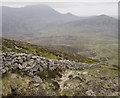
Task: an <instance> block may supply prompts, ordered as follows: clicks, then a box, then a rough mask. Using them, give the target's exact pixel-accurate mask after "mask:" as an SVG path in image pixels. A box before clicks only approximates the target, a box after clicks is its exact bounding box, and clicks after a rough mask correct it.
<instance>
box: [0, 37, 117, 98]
mask: <svg viewBox="0 0 120 98" xmlns="http://www.w3.org/2000/svg"><path fill="white" fill-rule="evenodd" d="M2 43H3V45H2V58H3V62H2V64H3V67H2V69H0V72H2V73H3V75H2V84H3V86H2V87H3V88H2V95H3V96H17V97H19V96H23V95H24V96H104V95H105V96H106V95H110V96H117V95H118V81H117V77H118V70H117V69H118V68H117V66H109V65H108V64H107V63H106V62H104V63H103V62H101V61H100V62H96V61H94V60H92V59H91V61H92V63H93V64H91V62H89V59H88V58H87V60H88V61H87V62H86V63H85V62H84V63H83V62H75V61H71V60H68V59H65V58H64V56H62V57H59V55H57V56H56V55H54V54H52V53H53V52H50V49H47V48H43V47H40V46H36V45H31V44H28V43H24V42H18V41H13V40H8V39H2ZM21 45H22V47H21ZM36 51H39V52H37V53H36ZM54 52H56V53H58V54H59V51H54ZM45 54H47V55H45ZM48 55H49V56H48ZM64 55H65V54H64ZM66 56H67V54H66ZM71 58H72V57H71ZM84 58H85V57H84ZM84 58H82V59H83V60H84Z"/></svg>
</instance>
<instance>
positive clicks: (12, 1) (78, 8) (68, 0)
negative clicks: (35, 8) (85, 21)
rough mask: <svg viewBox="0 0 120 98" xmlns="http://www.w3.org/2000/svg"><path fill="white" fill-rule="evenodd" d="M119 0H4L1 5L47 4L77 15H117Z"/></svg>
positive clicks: (63, 11)
mask: <svg viewBox="0 0 120 98" xmlns="http://www.w3.org/2000/svg"><path fill="white" fill-rule="evenodd" d="M118 1H119V0H17V1H16V0H4V2H3V1H2V5H3V6H10V7H23V6H26V5H35V4H36V5H38V4H47V5H49V6H51V7H52V8H54V9H55V10H57V11H59V12H61V13H68V12H70V13H72V14H75V15H78V16H93V15H101V14H106V15H109V16H117V15H118Z"/></svg>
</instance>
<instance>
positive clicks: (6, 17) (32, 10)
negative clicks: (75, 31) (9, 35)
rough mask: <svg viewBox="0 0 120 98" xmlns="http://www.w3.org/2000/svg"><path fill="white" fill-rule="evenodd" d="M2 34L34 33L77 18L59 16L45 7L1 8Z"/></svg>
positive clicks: (66, 15)
mask: <svg viewBox="0 0 120 98" xmlns="http://www.w3.org/2000/svg"><path fill="white" fill-rule="evenodd" d="M2 15H3V32H35V31H37V32H38V31H39V30H40V29H41V28H43V27H47V26H54V25H57V24H61V23H65V22H69V21H74V20H77V19H79V17H77V16H74V15H72V14H69V13H68V14H61V13H59V12H57V11H55V10H54V9H52V8H51V7H49V6H47V5H34V6H26V7H22V8H10V7H5V6H4V7H2Z"/></svg>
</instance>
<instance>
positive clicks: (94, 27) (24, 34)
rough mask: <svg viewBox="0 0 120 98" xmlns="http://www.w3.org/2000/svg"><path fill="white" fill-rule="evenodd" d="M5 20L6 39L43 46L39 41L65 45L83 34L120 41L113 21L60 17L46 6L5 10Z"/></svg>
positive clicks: (100, 18)
mask: <svg viewBox="0 0 120 98" xmlns="http://www.w3.org/2000/svg"><path fill="white" fill-rule="evenodd" d="M2 16H3V18H2V31H3V37H6V38H13V37H14V38H15V39H17V40H18V39H22V40H23V39H25V40H26V39H28V40H31V39H33V40H36V39H37V42H40V41H39V40H40V38H43V40H44V37H45V38H46V39H47V40H46V42H47V43H48V42H52V41H53V43H54V42H56V39H57V40H58V39H60V40H59V42H60V41H62V43H63V44H64V42H63V40H65V39H66V38H68V37H67V36H68V35H71V36H72V37H71V38H70V39H72V38H74V39H76V37H77V38H78V35H79V36H80V34H82V35H85V37H86V38H87V37H88V36H90V35H96V36H98V35H102V36H106V37H108V36H112V37H117V33H118V20H117V19H115V18H113V17H110V16H107V15H100V16H91V17H87V18H86V17H85V18H84V17H78V16H75V15H73V14H71V13H67V14H61V13H59V12H57V11H56V10H54V9H53V8H51V7H49V6H47V5H32V6H25V7H21V8H11V7H5V6H3V7H2ZM75 34H76V35H75ZM86 35H87V36H86ZM60 36H61V37H60ZM74 36H75V37H74ZM48 37H49V40H48ZM91 37H93V36H91ZM100 37H101V36H100ZM68 39H69V38H68ZM41 42H42V41H41ZM44 42H45V41H44Z"/></svg>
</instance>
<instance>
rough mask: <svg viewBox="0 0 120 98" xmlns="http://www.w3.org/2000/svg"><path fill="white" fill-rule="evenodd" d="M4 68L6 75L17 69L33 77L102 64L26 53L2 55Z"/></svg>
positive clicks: (2, 69) (2, 68)
mask: <svg viewBox="0 0 120 98" xmlns="http://www.w3.org/2000/svg"><path fill="white" fill-rule="evenodd" d="M2 60H3V62H2V67H1V68H0V72H2V73H6V72H8V71H12V70H15V69H19V70H21V71H24V72H28V73H29V75H31V76H33V75H34V74H35V73H37V72H42V71H45V70H56V69H61V70H63V69H82V68H90V67H93V66H96V65H99V64H101V62H100V63H96V64H91V65H89V64H87V63H81V62H74V61H69V60H56V59H48V58H45V57H42V56H35V55H32V54H25V53H19V54H16V53H13V52H11V53H3V54H2Z"/></svg>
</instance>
